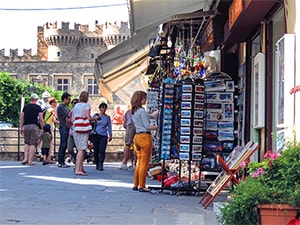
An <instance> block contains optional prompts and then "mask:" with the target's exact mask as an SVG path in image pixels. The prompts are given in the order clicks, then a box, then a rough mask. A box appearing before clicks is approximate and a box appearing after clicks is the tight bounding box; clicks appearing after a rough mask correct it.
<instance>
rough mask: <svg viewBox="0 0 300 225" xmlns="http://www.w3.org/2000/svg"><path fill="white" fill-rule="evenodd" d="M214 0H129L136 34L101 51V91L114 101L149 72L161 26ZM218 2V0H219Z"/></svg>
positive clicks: (97, 74)
mask: <svg viewBox="0 0 300 225" xmlns="http://www.w3.org/2000/svg"><path fill="white" fill-rule="evenodd" d="M212 2H214V1H213V0H188V1H184V0H163V1H162V0H127V4H128V12H129V21H130V28H131V30H132V37H131V38H130V39H128V40H126V41H124V42H122V43H121V44H119V45H117V46H116V47H114V48H112V49H110V50H108V51H106V52H105V53H103V54H101V55H99V56H98V57H97V59H96V64H95V77H96V79H97V81H98V83H99V84H100V91H101V95H103V97H105V98H106V99H108V100H109V101H112V99H113V98H112V95H113V93H116V92H117V91H118V90H120V89H121V88H123V87H124V86H126V85H127V84H128V83H129V82H130V81H132V80H134V79H135V78H137V77H138V76H140V75H142V74H145V72H146V70H147V66H148V59H149V57H148V53H149V40H150V39H152V38H155V36H156V35H157V29H158V26H159V25H160V24H162V23H166V22H168V21H171V20H173V19H175V20H176V15H179V14H180V15H184V13H193V12H196V11H199V10H203V11H206V10H210V7H211V5H212ZM217 2H218V0H217Z"/></svg>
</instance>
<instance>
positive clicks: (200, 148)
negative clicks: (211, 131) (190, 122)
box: [192, 145, 202, 152]
mask: <svg viewBox="0 0 300 225" xmlns="http://www.w3.org/2000/svg"><path fill="white" fill-rule="evenodd" d="M192 151H193V152H202V145H193V148H192Z"/></svg>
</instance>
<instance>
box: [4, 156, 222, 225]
mask: <svg viewBox="0 0 300 225" xmlns="http://www.w3.org/2000/svg"><path fill="white" fill-rule="evenodd" d="M35 163H36V165H35V166H31V167H30V166H26V165H25V166H24V165H21V162H19V161H0V181H1V186H0V224H2V225H9V224H30V225H32V224H39V225H44V224H45V225H46V224H47V225H48V224H55V225H61V224H62V225H64V224H68V225H69V224H101V225H108V224H110V225H135V224H136V225H215V224H218V223H217V220H216V215H215V213H214V211H213V204H211V205H210V206H209V207H208V208H207V209H204V208H203V206H202V205H201V204H198V202H199V200H200V198H201V196H202V194H201V195H200V196H194V195H183V194H182V195H179V196H176V195H174V194H171V192H170V191H168V190H164V191H163V192H156V193H141V192H137V191H132V183H133V170H119V169H118V167H119V165H120V163H105V164H104V171H97V170H95V167H94V165H92V164H85V170H86V171H87V172H88V174H89V175H88V176H86V177H84V176H75V175H74V173H73V168H74V167H73V166H71V167H70V168H58V167H57V165H46V166H42V163H41V162H35ZM147 179H148V180H147V185H150V186H158V187H159V186H160V183H159V182H158V181H156V180H153V179H151V178H147ZM223 197H224V196H223ZM218 198H219V197H218ZM220 198H222V196H220ZM216 200H218V199H216Z"/></svg>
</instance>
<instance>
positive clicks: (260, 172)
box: [252, 168, 265, 178]
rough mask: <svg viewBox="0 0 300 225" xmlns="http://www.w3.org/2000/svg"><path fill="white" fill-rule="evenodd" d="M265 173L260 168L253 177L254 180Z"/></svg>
mask: <svg viewBox="0 0 300 225" xmlns="http://www.w3.org/2000/svg"><path fill="white" fill-rule="evenodd" d="M264 173H265V171H264V169H263V168H258V169H257V171H256V172H255V173H254V174H253V175H252V177H253V178H257V177H258V176H259V175H260V174H264Z"/></svg>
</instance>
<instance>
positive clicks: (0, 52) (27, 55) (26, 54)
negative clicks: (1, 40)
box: [0, 48, 38, 62]
mask: <svg viewBox="0 0 300 225" xmlns="http://www.w3.org/2000/svg"><path fill="white" fill-rule="evenodd" d="M0 60H1V61H17V62H18V61H20V62H21V61H37V60H38V57H37V55H32V49H31V48H30V49H23V54H22V55H19V49H18V48H16V49H9V55H6V54H5V48H2V49H0Z"/></svg>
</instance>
